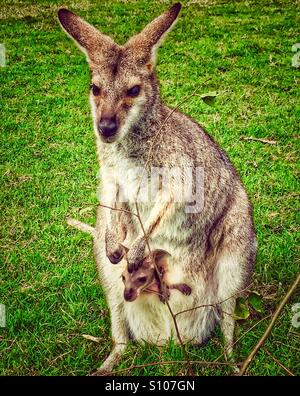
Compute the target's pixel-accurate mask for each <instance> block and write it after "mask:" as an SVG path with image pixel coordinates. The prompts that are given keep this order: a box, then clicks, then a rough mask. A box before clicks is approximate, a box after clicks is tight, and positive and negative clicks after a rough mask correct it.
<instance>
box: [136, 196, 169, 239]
mask: <svg viewBox="0 0 300 396" xmlns="http://www.w3.org/2000/svg"><path fill="white" fill-rule="evenodd" d="M172 207H173V197H172V196H171V195H170V197H168V199H159V200H158V201H157V202H156V203H155V205H154V207H153V209H152V211H151V213H150V216H149V218H148V219H147V221H146V223H145V224H144V232H143V236H144V237H147V238H149V237H150V236H153V235H154V234H155V232H156V231H157V230H158V229H159V226H160V225H161V223H163V222H164V221H165V220H166V218H168V216H169V215H170V214H171V212H172Z"/></svg>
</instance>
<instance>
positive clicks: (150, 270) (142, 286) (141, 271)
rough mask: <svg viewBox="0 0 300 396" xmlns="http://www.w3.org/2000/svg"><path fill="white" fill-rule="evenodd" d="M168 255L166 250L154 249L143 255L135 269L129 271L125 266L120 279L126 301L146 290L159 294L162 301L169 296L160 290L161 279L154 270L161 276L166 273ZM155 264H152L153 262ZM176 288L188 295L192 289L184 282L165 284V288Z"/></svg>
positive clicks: (134, 298)
mask: <svg viewBox="0 0 300 396" xmlns="http://www.w3.org/2000/svg"><path fill="white" fill-rule="evenodd" d="M169 256H170V254H169V253H168V252H165V251H164V250H159V249H156V250H154V251H153V252H152V254H149V255H148V256H146V257H144V258H143V260H142V262H141V263H139V265H138V269H137V270H134V269H133V270H132V271H131V272H129V270H128V268H127V267H126V269H125V271H124V272H123V273H122V280H123V283H124V286H125V290H124V299H125V300H126V301H134V300H136V299H137V298H138V297H139V295H140V294H141V293H142V292H144V291H146V292H148V293H156V294H158V295H159V298H160V299H161V301H163V302H164V299H165V298H166V297H169V293H168V295H167V296H165V295H164V294H163V293H162V290H161V287H160V286H161V280H160V279H159V277H158V275H157V272H156V270H157V269H158V271H159V272H160V275H161V278H162V279H163V277H164V276H165V275H166V272H167V269H168V262H167V258H168V257H169ZM153 261H155V263H156V266H155V265H154V262H153ZM170 289H174V290H175V289H176V290H179V291H180V292H181V293H182V294H185V295H190V294H191V292H192V289H191V288H190V287H189V286H188V285H186V284H185V283H179V284H175V285H167V290H168V291H169V290H170Z"/></svg>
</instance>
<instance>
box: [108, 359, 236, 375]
mask: <svg viewBox="0 0 300 396" xmlns="http://www.w3.org/2000/svg"><path fill="white" fill-rule="evenodd" d="M177 363H178V364H188V363H190V364H198V365H200V366H208V367H209V366H240V365H241V363H232V362H206V361H203V360H169V361H166V362H165V361H163V362H153V363H145V364H139V365H136V366H130V367H128V368H125V369H121V370H116V371H113V372H112V373H110V374H111V375H115V374H120V373H124V372H127V371H131V370H134V369H137V368H145V367H151V366H165V365H168V364H171V365H172V364H177Z"/></svg>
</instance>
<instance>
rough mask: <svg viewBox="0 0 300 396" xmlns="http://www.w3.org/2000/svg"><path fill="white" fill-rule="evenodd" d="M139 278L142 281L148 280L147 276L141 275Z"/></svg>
mask: <svg viewBox="0 0 300 396" xmlns="http://www.w3.org/2000/svg"><path fill="white" fill-rule="evenodd" d="M138 280H139V282H140V283H145V282H146V280H147V276H141V277H140V278H139V279H138Z"/></svg>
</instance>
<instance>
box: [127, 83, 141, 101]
mask: <svg viewBox="0 0 300 396" xmlns="http://www.w3.org/2000/svg"><path fill="white" fill-rule="evenodd" d="M140 91H141V87H140V85H135V86H134V87H132V88H130V89H128V91H127V96H130V97H131V98H135V97H136V96H138V94H139V93H140Z"/></svg>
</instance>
